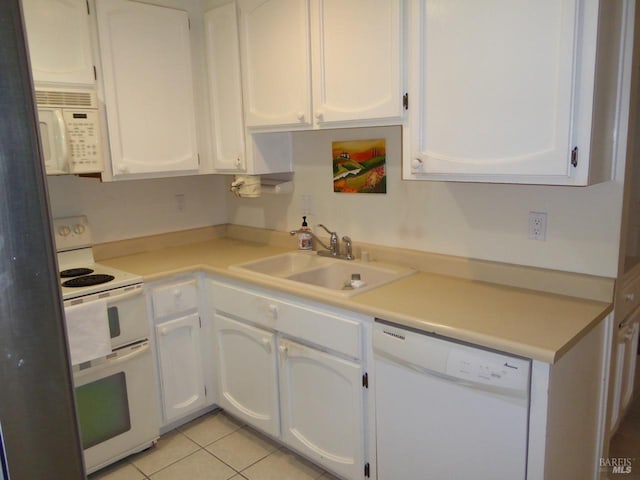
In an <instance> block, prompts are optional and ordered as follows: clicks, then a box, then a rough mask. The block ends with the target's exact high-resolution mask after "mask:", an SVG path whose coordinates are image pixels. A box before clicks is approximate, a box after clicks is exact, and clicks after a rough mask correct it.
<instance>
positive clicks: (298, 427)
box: [209, 280, 375, 480]
mask: <svg viewBox="0 0 640 480" xmlns="http://www.w3.org/2000/svg"><path fill="white" fill-rule="evenodd" d="M209 289H210V291H209V297H210V298H211V301H212V305H213V306H214V309H215V310H214V314H213V317H212V318H213V324H214V325H213V331H214V336H215V343H214V345H215V350H216V362H215V363H216V368H217V378H218V391H219V393H220V394H219V400H218V404H219V405H220V406H221V407H222V408H224V409H225V410H227V411H228V412H229V413H231V414H232V415H235V416H237V417H238V418H240V419H242V420H243V421H245V422H247V423H248V424H250V425H252V426H254V427H256V428H257V429H259V430H261V431H262V432H264V433H267V434H268V435H270V436H272V437H274V438H276V439H279V440H280V441H282V442H283V443H284V444H285V445H287V446H288V447H290V448H291V449H293V450H295V451H296V452H298V453H299V454H301V455H303V456H304V457H306V458H308V459H309V460H311V461H313V462H315V463H316V464H318V465H320V466H321V467H322V468H325V469H327V470H329V471H331V472H332V473H334V474H335V475H337V476H339V477H340V478H343V479H345V480H352V479H353V480H356V479H358V480H360V479H362V478H365V477H368V476H371V477H373V478H375V471H374V470H375V460H374V459H372V458H371V455H373V452H371V451H370V449H369V445H373V442H372V440H371V438H370V435H373V427H372V422H373V414H372V410H371V409H372V408H373V404H372V401H371V400H370V399H368V398H367V397H368V392H369V389H368V375H367V373H366V370H367V362H368V359H369V358H371V353H370V350H369V348H368V347H367V348H365V345H368V344H369V343H370V342H368V341H367V340H368V339H369V337H370V330H371V322H372V319H371V318H368V317H365V316H363V315H358V314H354V313H351V312H346V311H343V310H337V309H333V308H331V307H326V306H323V305H318V304H314V303H312V302H307V301H304V300H302V299H299V298H293V297H289V296H286V295H281V294H277V293H274V292H268V291H263V290H259V289H256V288H251V287H245V286H243V285H240V284H235V283H231V282H224V281H217V280H211V281H210V283H209Z"/></svg>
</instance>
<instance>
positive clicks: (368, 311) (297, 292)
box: [143, 264, 613, 364]
mask: <svg viewBox="0 0 640 480" xmlns="http://www.w3.org/2000/svg"><path fill="white" fill-rule="evenodd" d="M198 273H204V274H208V275H214V276H219V277H223V278H226V279H230V280H235V281H240V282H245V283H247V284H250V285H253V286H256V287H260V288H266V289H269V290H273V291H277V292H280V293H283V294H287V295H294V296H297V297H300V298H303V299H306V300H310V301H314V302H318V303H322V304H325V305H328V306H331V307H336V308H341V309H344V310H349V311H352V312H355V313H360V314H364V315H366V316H370V317H373V318H382V319H384V320H387V321H390V322H393V323H398V324H399V325H401V326H402V325H404V326H407V327H410V328H415V329H418V330H421V331H425V332H430V333H435V334H437V335H441V336H444V337H449V338H452V339H455V340H459V341H463V342H468V343H472V344H476V345H480V346H482V347H485V348H490V349H495V350H499V351H503V352H505V353H510V354H513V355H518V356H522V357H526V358H531V359H532V360H538V361H541V362H543V363H548V364H554V363H557V362H558V360H560V358H562V356H563V355H564V354H566V353H567V352H568V351H569V350H570V349H571V348H572V347H573V346H574V345H576V344H577V343H578V342H579V341H580V339H582V338H583V337H584V336H586V334H587V333H588V332H589V331H591V330H592V329H593V328H594V327H595V326H596V325H598V324H599V323H600V322H601V321H602V320H603V319H604V318H605V317H606V316H607V315H608V314H609V313H610V312H611V311H612V310H613V303H609V304H607V303H605V302H598V303H601V304H602V306H603V309H602V311H601V312H600V313H599V314H598V315H597V316H595V317H594V318H593V319H592V320H591V321H590V322H589V323H588V324H586V325H585V326H584V327H583V328H582V329H581V330H580V331H579V332H578V333H577V334H576V335H574V336H573V337H572V338H571V339H570V340H569V341H568V342H566V343H565V344H564V345H562V346H561V347H560V348H558V349H557V350H555V351H554V350H550V349H545V348H540V347H536V346H533V345H527V344H525V343H522V342H515V341H513V340H506V339H500V338H497V337H494V336H490V335H486V334H483V333H480V332H473V331H470V330H468V329H459V328H455V327H447V326H444V325H436V324H433V323H431V322H429V321H426V320H423V319H418V318H416V317H414V316H411V315H405V314H402V313H398V312H395V311H391V310H385V309H382V308H379V307H374V306H368V305H366V304H363V303H358V302H357V301H354V298H357V297H353V298H350V297H339V296H335V297H333V296H327V295H323V294H321V293H318V292H314V291H310V290H307V289H305V288H304V287H301V288H293V287H292V286H291V285H289V284H282V283H280V282H278V281H268V280H266V279H263V278H261V277H258V276H254V275H252V274H250V273H247V274H243V273H242V272H238V271H234V270H231V269H229V268H228V267H216V266H211V265H208V264H191V265H185V266H184V267H180V268H174V269H169V270H164V271H162V272H158V273H153V274H148V275H143V281H144V282H145V283H152V282H158V281H162V280H165V279H168V278H171V277H175V276H179V275H188V274H198ZM383 288H385V287H384V286H381V287H379V289H383ZM514 288H515V287H514ZM514 346H515V347H516V348H514Z"/></svg>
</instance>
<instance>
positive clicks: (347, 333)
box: [277, 302, 362, 358]
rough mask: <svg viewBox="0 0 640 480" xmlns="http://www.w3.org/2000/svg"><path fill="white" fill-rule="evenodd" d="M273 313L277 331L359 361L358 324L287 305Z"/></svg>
mask: <svg viewBox="0 0 640 480" xmlns="http://www.w3.org/2000/svg"><path fill="white" fill-rule="evenodd" d="M277 310H278V311H277V317H278V330H279V331H280V332H282V333H286V334H287V335H291V336H292V337H295V338H299V339H302V340H307V341H308V342H312V343H315V344H317V345H320V346H322V347H326V348H329V349H331V350H334V351H336V352H339V353H343V354H345V355H348V356H350V357H352V358H361V356H362V341H361V336H362V335H361V332H360V330H361V327H360V323H359V322H357V321H355V320H351V319H349V318H345V317H339V316H337V315H335V314H332V313H329V312H325V311H322V310H318V309H315V308H313V307H307V306H302V305H295V304H291V303H288V302H280V303H279V304H278V306H277Z"/></svg>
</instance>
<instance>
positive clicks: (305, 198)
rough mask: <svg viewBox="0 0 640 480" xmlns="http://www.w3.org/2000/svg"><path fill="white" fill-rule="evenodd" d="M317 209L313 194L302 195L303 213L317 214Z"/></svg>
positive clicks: (301, 209)
mask: <svg viewBox="0 0 640 480" xmlns="http://www.w3.org/2000/svg"><path fill="white" fill-rule="evenodd" d="M315 210H316V209H315V205H314V199H313V195H311V194H310V193H303V194H302V195H300V212H301V213H302V215H307V216H309V215H315Z"/></svg>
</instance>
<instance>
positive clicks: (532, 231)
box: [529, 212, 547, 241]
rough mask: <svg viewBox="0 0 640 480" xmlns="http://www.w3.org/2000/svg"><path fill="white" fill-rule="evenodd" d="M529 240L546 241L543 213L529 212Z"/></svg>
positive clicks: (545, 223) (545, 219)
mask: <svg viewBox="0 0 640 480" xmlns="http://www.w3.org/2000/svg"><path fill="white" fill-rule="evenodd" d="M529 239H531V240H542V241H545V240H546V239H547V214H546V213H545V212H529Z"/></svg>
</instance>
